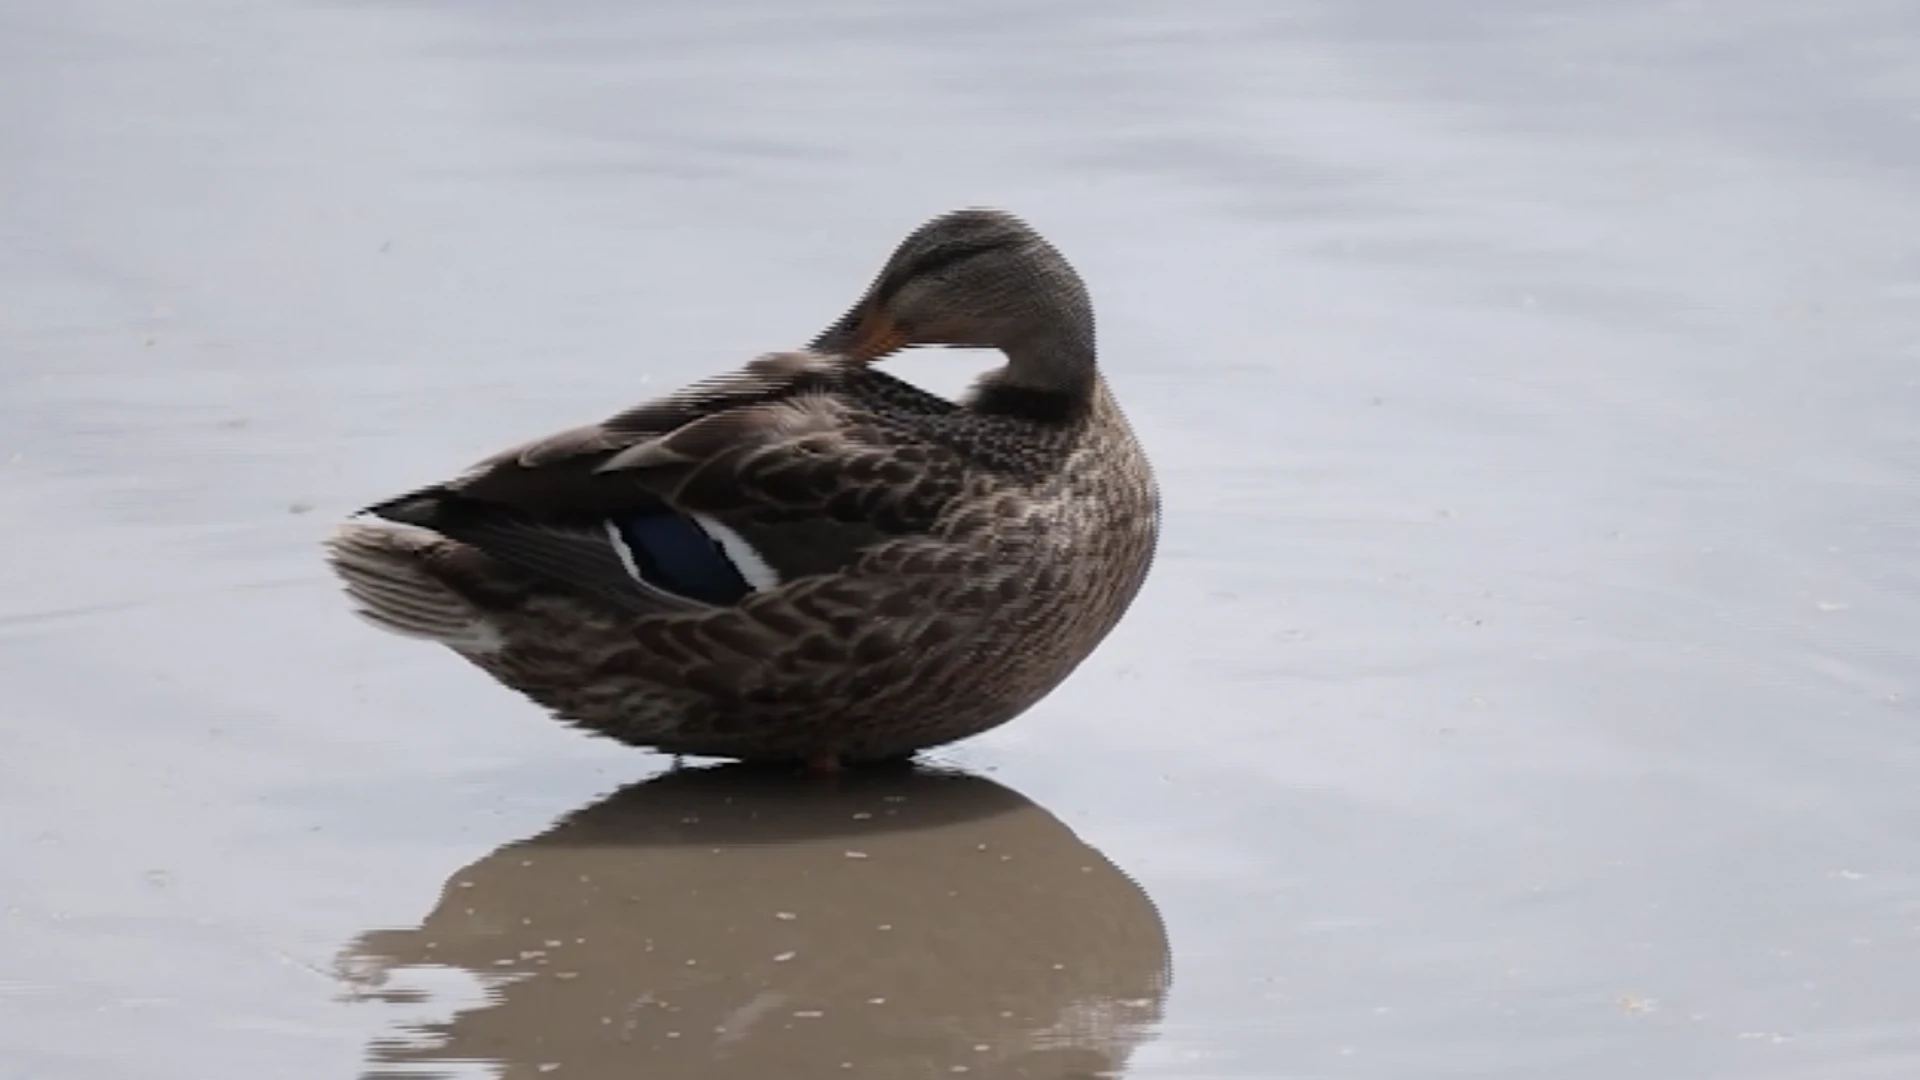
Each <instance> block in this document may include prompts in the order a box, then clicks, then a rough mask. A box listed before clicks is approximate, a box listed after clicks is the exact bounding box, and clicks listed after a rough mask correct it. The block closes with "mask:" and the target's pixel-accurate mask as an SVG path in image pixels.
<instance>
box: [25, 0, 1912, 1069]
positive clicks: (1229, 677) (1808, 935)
mask: <svg viewBox="0 0 1920 1080" xmlns="http://www.w3.org/2000/svg"><path fill="white" fill-rule="evenodd" d="M1916 55H1920V12H1916V11H1915V9H1914V8H1913V7H1912V6H1911V5H1908V4H1901V3H1896V2H1876V0H1837V2H1834V3H1829V4H1824V5H1812V4H1803V3H1787V2H1778V0H1741V2H1737V3H1736V2H1734V0H1700V2H1691V3H1689V2H1675V3H1654V2H1648V0H1625V2H1616V3H1601V2H1599V0H1499V2H1494V3H1483V4H1477V5H1472V6H1471V7H1469V6H1468V5H1445V6H1442V5H1435V4H1427V3H1421V2H1418V0H1366V2H1359V3H1330V2H1329V3H1277V4H1268V3H1256V2H1253V0H1203V2H1200V3H1197V4H1193V5H1184V6H1175V5H1149V4H1141V3H1120V4H1094V3H1090V2H1086V0H1073V2H1068V3H1063V4H1056V5H1046V6H1040V7H1036V6H1034V5H1014V4H1007V3H998V2H957V3H947V4H939V5H936V4H926V3H904V4H890V5H881V4H862V3H856V2H849V0H834V2H827V3H821V4H815V5H810V6H808V7H807V8H805V9H804V10H803V9H801V8H797V7H791V6H788V5H781V4H774V3H771V2H762V3H758V4H750V3H735V4H730V5H723V6H710V7H697V6H682V5H667V4H662V3H642V4H632V3H623V4H615V3H611V2H607V0H594V2H577V3H567V4H560V5H542V4H535V3H532V2H531V0H489V2H485V3H466V4H455V3H451V2H438V3H436V2H419V3H412V4H370V3H362V4H311V3H297V2H289V0H262V2H255V3H240V2H237V0H182V2H180V3H175V4H170V5H153V4H143V3H138V2H136V0H74V2H72V3H66V4H61V5H51V4H35V3H30V2H28V0H13V2H11V3H6V4H0V526H4V527H3V528H0V852H4V854H5V857H4V859H0V1077H3V1078H5V1080H16V1078H18V1080H43V1078H55V1080H104V1078H109V1077H141V1078H145V1080H170V1078H181V1080H187V1078H193V1080H203V1078H206V1077H229V1076H235V1077H237V1076H248V1077H251V1076H273V1077H288V1078H295V1080H302V1078H306V1077H314V1078H320V1077H342V1076H346V1077H351V1076H360V1075H366V1076H402V1075H406V1076H412V1075H492V1074H498V1073H501V1072H504V1074H505V1075H508V1076H513V1077H535V1076H557V1077H566V1076H583V1077H596V1078H597V1077H602V1076H613V1075H622V1076H631V1075H646V1076H663V1077H679V1076H685V1077H750V1076H751V1077H760V1076H770V1075H785V1076H792V1077H796V1078H802V1080H804V1078H810V1077H815V1076H821V1077H826V1076H850V1077H874V1078H880V1077H886V1078H894V1077H905V1078H912V1077H933V1076H952V1075H967V1076H975V1077H996V1078H998V1077H1006V1078H1020V1077H1031V1078H1049V1080H1066V1078H1082V1080H1084V1078H1091V1077H1096V1076H1102V1075H1125V1076H1127V1077H1133V1078H1183V1080H1199V1078H1236V1080H1238V1078H1280V1077H1285V1078H1319V1077H1327V1078H1336V1077H1365V1078H1386V1077H1426V1076H1474V1077H1516V1078H1517V1077H1539V1076H1553V1077H1559V1078H1573V1080H1584V1078H1595V1080H1599V1078H1612V1077H1617V1076H1621V1075H1636V1076H1650V1077H1688V1078H1722V1077H1724V1078H1729V1080H1732V1078H1739V1080H1788V1078H1795V1080H1798V1078H1806V1080H1814V1078H1818V1080H1839V1078H1867V1077H1901V1078H1905V1077H1910V1076H1913V1075H1916V1074H1917V1073H1920V1004H1916V1003H1920V833H1916V829H1915V823H1916V822H1920V784H1916V770H1920V723H1917V721H1920V710H1916V707H1915V701H1916V698H1915V695H1916V693H1917V692H1920V686H1916V676H1915V666H1914V661H1913V658H1914V654H1915V651H1916V648H1920V569H1917V568H1916V567H1917V566H1920V564H1917V563H1916V562H1915V560H1914V558H1913V555H1912V553H1913V551H1914V550H1915V549H1916V548H1917V547H1920V499H1917V498H1916V487H1915V484H1914V481H1913V477H1914V474H1915V470H1916V468H1917V467H1920V424H1917V423H1916V421H1920V197H1917V196H1916V194H1915V193H1916V192H1920V64H1916V63H1915V62H1914V57H1915V56H1916ZM972 203H989V204H996V205H1001V206H1005V207H1008V208H1010V209H1013V210H1016V211H1018V212H1020V213H1022V214H1024V215H1026V216H1027V217H1028V218H1029V219H1030V220H1032V221H1033V222H1034V223H1035V224H1036V225H1037V226H1038V227H1040V228H1041V229H1042V230H1043V231H1044V232H1046V233H1047V234H1048V235H1049V236H1050V237H1052V238H1053V239H1054V240H1055V241H1056V243H1058V244H1059V246H1060V247H1062V248H1063V249H1064V250H1065V251H1066V253H1067V254H1068V256H1069V257H1070V258H1072V259H1073V260H1074V261H1075V262H1076V264H1078V265H1079V266H1080V268H1081V269H1082V271H1083V272H1084V273H1085V275H1086V277H1087V278H1088V280H1089V282H1090V285H1091V287H1092V289H1093V293H1094V298H1095V302H1096V304H1097V306H1098V310H1099V313H1100V324H1101V333H1102V343H1103V356H1104V362H1105V364H1106V366H1107V369H1108V371H1109V373H1110V377H1111V378H1112V380H1113V381H1114V383H1115V385H1116V388H1117V392H1118V394H1119V395H1120V397H1121V400H1122V401H1123V402H1124V403H1125V404H1126V405H1127V407H1128V409H1129V413H1130V415H1131V416H1132V417H1133V418H1134V422H1135V425H1136V427H1137V428H1138V429H1139V431H1140V433H1141V436H1142V439H1143V441H1144V442H1145V443H1146V444H1147V447H1148V450H1149V452H1150V453H1151V454H1152V456H1153V457H1154V460H1155V462H1156V465H1157V467H1158V469H1159V472H1160V478H1161V482H1162V486H1163V492H1164V498H1165V504H1166V515H1165V521H1166V523H1165V533H1164V536H1163V546H1162V551H1161V556H1160V559H1159V562H1158V564H1157V565H1156V568H1155V572H1154V576H1153V578H1152V580H1151V581H1150V582H1149V584H1148V586H1147V588H1146V590H1145V591H1144V593H1143V594H1142V596H1141V599H1140V601H1139V603H1138V604H1137V605H1136V607H1135V608H1134V610H1133V611H1132V613H1131V614H1130V615H1129V617H1128V619H1127V620H1126V621H1125V622H1124V623H1123V624H1122V625H1121V627H1120V629H1119V630H1118V631H1116V632H1115V634H1114V636H1113V637H1112V638H1111V639H1110V640H1109V642H1108V643H1107V645H1106V646H1105V647H1104V648H1103V649H1102V650H1101V651H1100V652H1099V653H1098V654H1097V655H1096V656H1095V657H1094V658H1093V659H1092V660H1091V661H1090V662H1089V663H1088V664H1087V665H1086V666H1085V667H1084V668H1083V669H1082V670H1081V672H1080V673H1079V674H1078V675H1076V676H1075V678H1074V679H1073V680H1072V681H1071V682H1069V683H1068V684H1067V685H1066V686H1064V687H1062V688H1061V689H1060V690H1059V691H1058V692H1057V693H1055V694H1054V695H1053V696H1052V697H1050V698H1048V699H1047V700H1046V701H1045V702H1044V703H1042V704H1041V705H1040V706H1039V707H1037V708H1035V709H1034V710H1033V711H1032V712H1030V713H1029V714H1027V715H1026V716H1024V717H1022V718H1021V719H1019V720H1018V721H1016V722H1015V723H1013V724H1011V725H1009V726H1007V727H1005V728H1002V729H1000V730H998V731H995V732H992V733H990V734H988V735H986V736H983V737H981V738H978V739H975V740H972V741H969V742H967V743H963V744H961V745H959V746H956V747H953V748H951V749H949V750H946V751H943V752H940V753H938V754H935V755H933V756H932V762H931V764H932V765H933V766H936V767H937V768H936V769H935V771H933V772H931V773H929V774H928V775H894V776H881V777H870V778H866V779H862V780H857V781H849V782H848V783H847V784H846V785H845V786H842V787H839V788H822V787H819V786H807V785H795V784H793V783H791V782H787V781H782V780H779V779H777V778H770V777H766V776H761V775H751V774H743V773H742V772H741V771H740V770H737V769H734V770H721V771H719V772H707V771H693V770H689V771H682V772H679V773H671V772H669V771H668V768H669V762H667V761H666V760H664V759H661V758H658V757H655V756H652V755H647V754H642V753H638V752H634V751H630V750H625V749H622V748H619V747H616V746H611V745H608V744H605V743H601V742H596V741H593V740H590V739H588V738H585V737H583V736H580V735H578V734H575V733H571V732H568V731H565V730H562V729H561V728H559V727H558V726H557V725H554V724H552V723H550V722H548V721H546V720H545V719H544V718H543V717H542V716H541V715H540V714H539V713H538V712H537V711H536V710H535V709H534V708H533V707H532V706H529V705H527V704H525V703H524V702H522V701H520V700H519V699H517V698H516V697H514V696H513V695H511V694H509V693H507V692H505V691H503V690H500V689H499V688H497V687H495V686H493V685H492V684H490V683H488V682H487V681H486V680H485V679H484V678H482V677H480V676H478V675H477V674H476V673H475V672H473V671H472V670H471V669H469V668H468V667H466V665H464V664H463V663H462V662H461V661H459V660H458V659H457V658H455V657H453V656H451V655H448V654H445V653H442V652H437V651H435V650H434V649H432V648H430V647H427V646H423V645H418V644H414V643H410V642H406V641H401V640H398V639H394V638H390V637H387V636H385V635H381V634H377V633H374V632H372V631H370V630H368V629H366V628H365V627H364V626H362V625H361V624H359V623H357V622H356V621H354V620H353V619H352V618H351V617H350V616H349V615H348V614H347V612H346V606H345V603H344V601H343V600H342V599H341V598H340V597H339V596H338V594H337V590H336V589H335V587H334V585H333V584H332V583H331V582H330V581H329V580H328V579H327V578H326V576H325V574H324V571H323V569H322V567H321V564H320V561H319V550H318V541H319V539H320V538H321V537H322V536H323V535H324V534H325V533H326V531H327V530H328V529H329V528H330V527H331V525H332V523H333V522H334V521H336V520H338V519H339V518H340V517H342V516H344V515H345V514H347V513H349V512H351V511H352V510H353V509H354V508H356V507H357V506H359V505H361V504H363V503H364V502H365V501H367V500H369V499H371V498H374V497H378V496H380V495H383V494H387V493H390V492H391V491H394V490H397V489H400V488H402V487H404V486H406V485H410V484H413V483H417V482H423V481H426V480H431V479H435V478H438V477H440V476H442V475H444V474H446V473H447V472H449V471H450V470H453V469H456V468H458V467H460V466H463V465H465V464H466V463H468V462H469V461H470V460H472V459H473V458H475V457H477V456H479V455H481V454H483V453H485V452H488V451H490V450H492V449H494V448H496V447H497V446H499V445H502V444H504V443H506V442H508V441H511V440H514V439H518V438H520V437H523V436H530V435H535V434H540V433H543V432H545V431H547V430H550V429H552V428H556V427H560V426H565V425H568V424H572V423H576V422H580V421H583V420H588V419H593V418H596V417H598V416H600V415H603V414H604V413H606V412H608V411H610V410H611V409H613V408H615V407H618V406H620V405H623V404H627V403H630V402H632V401H635V400H637V399H640V398H643V397H646V396H650V395H652V394H654V393H657V392H660V391H663V390H666V389H669V388H671V387H673V386H675V385H677V384H679V383H682V382H685V381H687V380H690V379H692V378H695V377H698V376H700V375H703V374H707V373H709V372H712V371H714V370H717V369H720V368H723V367H726V366H730V365H733V364H736V363H738V362H739V361H740V360H741V359H742V358H744V357H746V356H749V355H752V354H753V353H757V352H760V351H763V350H766V349H770V348H777V347H783V346H788V345H792V344H796V343H798V342H801V341H803V340H805V339H806V338H807V337H809V336H810V335H811V334H812V333H813V332H814V331H815V330H817V329H818V328H819V327H820V326H821V325H822V324H823V323H824V322H825V321H826V320H828V319H829V318H831V317H833V316H835V315H837V314H838V313H839V312H840V311H841V310H842V309H843V308H844V306H845V304H846V302H847V301H848V299H849V298H850V297H851V295H852V294H853V293H854V291H855V290H857V289H858V288H860V287H861V286H862V285H864V284H865V282H866V280H867V279H868V277H869V276H870V275H871V273H872V272H873V270H874V268H875V267H876V265H877V263H878V261H879V260H880V259H881V258H882V257H884V255H885V253H886V252H887V250H888V249H889V248H890V247H891V245H892V244H893V243H894V242H895V241H896V240H897V239H898V237H899V236H900V235H901V234H902V233H903V232H904V231H905V230H907V229H909V228H911V227H912V226H913V225H915V224H917V223H918V222H919V221H920V220H922V219H924V218H926V217H928V216H930V215H932V214H934V213H936V212H939V211H941V210H945V209H948V208H950V207H953V206H958V205H965V204H972ZM984 362H985V360H984V359H983V358H980V357H967V356H956V355H954V354H935V355H930V356H925V357H911V358H908V359H906V360H904V361H903V362H902V364H901V366H902V368H903V370H906V371H907V372H909V373H910V374H911V375H912V377H914V378H916V379H920V380H922V381H923V382H925V384H926V385H928V386H930V387H933V388H935V389H939V390H943V391H946V390H952V389H956V388H958V387H959V386H961V385H964V383H965V382H966V381H967V380H968V378H969V377H970V376H971V375H972V374H973V372H974V371H975V370H977V369H978V366H979V364H981V363H984ZM961 1070H965V1071H964V1072H962V1071H961Z"/></svg>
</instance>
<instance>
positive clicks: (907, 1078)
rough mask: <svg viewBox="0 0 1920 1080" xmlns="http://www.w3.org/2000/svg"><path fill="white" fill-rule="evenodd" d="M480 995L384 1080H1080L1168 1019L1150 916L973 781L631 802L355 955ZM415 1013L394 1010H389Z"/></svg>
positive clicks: (387, 1044) (525, 854) (1126, 886)
mask: <svg viewBox="0 0 1920 1080" xmlns="http://www.w3.org/2000/svg"><path fill="white" fill-rule="evenodd" d="M347 959H348V964H347V967H348V968H349V970H351V971H353V972H354V975H353V977H354V978H355V979H356V980H357V981H360V982H362V983H364V984H365V985H367V986H369V987H370V988H375V989H373V990H372V992H371V994H370V996H373V997H381V996H383V995H382V994H381V993H380V992H379V990H378V989H377V988H378V987H380V986H383V985H388V979H389V976H390V975H392V974H393V973H394V972H396V971H399V970H401V969H418V968H440V969H445V968H448V967H452V968H461V969H465V970H467V971H469V972H472V973H473V974H474V975H476V976H478V977H479V978H480V980H481V981H482V983H483V984H484V985H485V986H486V987H487V989H486V991H485V995H484V999H483V1000H482V1001H481V1002H480V1003H479V1004H477V1005H475V1006H474V1007H472V1008H469V1009H465V1010H463V1011H459V1012H456V1013H455V1014H454V1015H453V1017H452V1018H451V1019H450V1020H447V1021H445V1022H440V1023H434V1024H430V1025H411V1026H406V1027H405V1028H404V1029H403V1030H399V1031H396V1032H395V1033H394V1035H392V1036H391V1037H384V1038H382V1039H380V1040H377V1041H376V1042H375V1044H374V1046H373V1049H372V1054H371V1057H372V1060H373V1062H374V1064H373V1067H372V1073H371V1075H407V1076H419V1075H421V1070H422V1069H423V1068H424V1069H425V1070H426V1071H427V1072H428V1073H429V1074H431V1073H432V1072H433V1071H434V1067H435V1066H439V1067H440V1068H442V1069H452V1068H454V1067H456V1065H457V1063H475V1062H489V1063H491V1064H492V1065H493V1067H494V1068H495V1069H498V1070H501V1075H504V1076H507V1077H514V1078H518V1077H547V1076H551V1077H559V1078H565V1077H569V1076H572V1077H594V1078H599V1077H613V1076H649V1077H662V1078H673V1080H680V1078H696V1077H700V1078H704V1077H713V1078H720V1077H739V1078H742V1080H746V1078H751V1080H766V1078H771V1077H781V1078H794V1080H808V1078H812V1077H855V1078H863V1077H864V1078H876V1080H877V1078H881V1077H884V1078H886V1080H911V1078H919V1077H935V1076H939V1077H952V1076H973V1077H993V1078H1036V1080H1037V1078H1046V1080H1066V1078H1075V1080H1079V1078H1086V1080H1092V1078H1095V1077H1103V1076H1114V1075H1118V1074H1120V1073H1121V1072H1122V1071H1123V1069H1124V1068H1125V1065H1126V1059H1127V1057H1128V1055H1129V1053H1130V1052H1131V1051H1132V1050H1133V1048H1134V1047H1135V1046H1136V1045H1138V1044H1139V1043H1140V1042H1141V1041H1142V1040H1143V1039H1145V1038H1146V1037H1148V1034H1149V1032H1150V1029H1151V1027H1152V1025H1153V1024H1154V1023H1155V1022H1156V1021H1157V1020H1158V1018H1159V1014H1160V1007H1161V1002H1162V999H1163V998H1164V996H1165V993H1166V989H1167V985H1168V980H1169V968H1168V951H1167V939H1166V934H1165V931H1164V930H1163V928H1162V927H1161V924H1160V919H1159V917H1158V915H1157V913H1156V912H1155V911H1154V907H1153V904H1152V902H1151V901H1150V900H1149V899H1148V898H1147V895H1146V894H1145V893H1144V892H1142V891H1141V890H1140V887H1139V886H1138V885H1135V884H1134V883H1133V881H1132V880H1130V879H1129V878H1128V877H1127V876H1126V875H1125V874H1123V873H1121V872H1120V871H1119V870H1118V869H1116V868H1115V867H1114V866H1113V864H1111V863H1109V862H1108V861H1107V860H1106V859H1105V858H1103V857H1102V856H1101V855H1100V854H1099V853H1098V852H1096V851H1094V850H1093V849H1092V848H1090V847H1088V846H1087V845H1086V844H1084V843H1082V842H1081V841H1080V839H1079V838H1078V837H1076V836H1074V834H1073V833H1072V832H1071V831H1069V830H1068V829H1067V827H1066V826H1065V825H1062V824H1061V823H1060V821H1059V820H1058V819H1056V818H1054V817H1053V816H1052V815H1051V814H1048V813H1047V812H1046V811H1044V810H1042V809H1040V808H1039V807H1038V806H1036V805H1034V804H1033V803H1032V802H1031V801H1030V800H1028V799H1026V798H1024V797H1022V796H1020V795H1018V794H1016V793H1015V792H1013V791H1011V790H1009V789H1007V788H1005V787H1003V786H1001V785H999V784H996V783H994V782H992V781H990V780H986V779H983V778H981V777H978V776H971V775H965V774H959V773H952V772H932V771H927V770H914V769H904V768H903V769H900V770H897V771H889V772H883V773H864V774H851V775H848V776H844V777H841V778H838V779H837V780H836V781H834V782H833V783H831V784H823V783H822V782H820V781H818V780H810V779H808V778H803V777H794V776H789V775H785V774H780V773H769V772H767V771H764V770H759V769H753V768H749V767H745V766H723V767H719V768H713V769H699V770H682V771H677V772H672V773H668V774H665V775H663V776H660V777H658V778H655V779H653V780H649V781H647V782H644V783H640V784H636V785H634V786H632V787H629V788H626V789H624V790H622V791H619V792H617V793H615V794H614V795H612V796H610V797H608V798H606V799H604V800H602V801H601V802H599V803H596V804H594V805H593V806H590V807H588V808H587V809H585V810H582V811H580V812H578V813H576V814H573V815H572V816H570V817H567V818H565V819H563V820H562V821H561V822H560V823H559V824H557V825H556V826H554V827H553V828H552V829H550V830H549V831H547V832H545V833H543V834H541V835H540V836H537V837H534V838H533V839H531V840H525V841H521V842H518V843H514V844H509V845H507V846H506V847H504V848H501V849H500V850H499V851H496V852H494V853H493V854H492V855H490V856H488V857H487V858H485V859H482V860H480V861H479V862H477V863H475V864H473V865H472V866H469V867H467V868H466V869H464V870H462V871H460V872H459V873H457V874H455V875H454V876H453V877H452V879H451V880H449V881H448V883H447V887H446V890H445V892H444V893H443V894H442V895H441V898H440V903H439V904H438V905H437V906H436V907H435V908H434V910H433V911H432V912H431V913H430V914H429V915H428V916H427V918H426V919H425V921H424V922H422V923H421V925H420V927H419V928H418V929H411V930H379V931H374V932H371V933H368V934H366V935H365V936H363V937H362V938H361V939H360V940H359V941H357V942H356V943H355V944H354V945H353V946H352V948H351V949H350V950H349V953H348V957H347ZM385 996H387V997H389V999H398V998H399V997H400V995H398V994H389V995H385Z"/></svg>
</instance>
